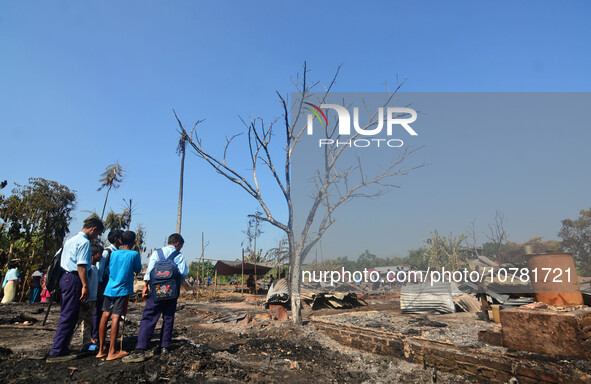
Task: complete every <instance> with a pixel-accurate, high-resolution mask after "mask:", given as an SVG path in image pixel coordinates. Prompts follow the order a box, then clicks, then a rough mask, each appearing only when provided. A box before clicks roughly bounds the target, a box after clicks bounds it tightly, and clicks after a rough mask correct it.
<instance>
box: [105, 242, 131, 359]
mask: <svg viewBox="0 0 591 384" xmlns="http://www.w3.org/2000/svg"><path fill="white" fill-rule="evenodd" d="M134 244H135V233H134V232H132V231H125V232H123V234H122V235H121V247H120V248H121V249H119V250H117V251H115V252H113V253H111V260H110V261H109V282H108V283H107V286H106V287H105V293H104V298H103V317H102V318H101V324H100V327H99V343H100V347H99V353H98V355H96V357H98V358H101V357H107V360H115V359H120V358H122V357H124V356H127V352H125V351H119V352H118V353H115V345H116V344H117V333H118V331H119V321H120V319H121V316H122V315H125V313H126V312H127V304H128V299H129V295H131V294H132V293H133V280H134V279H133V278H134V272H135V273H140V272H141V270H142V260H141V259H140V254H139V253H138V252H137V251H132V250H131V248H133V246H134ZM109 317H110V318H111V341H110V344H109V351H108V353H107V346H106V344H105V340H106V338H107V323H108V321H109Z"/></svg>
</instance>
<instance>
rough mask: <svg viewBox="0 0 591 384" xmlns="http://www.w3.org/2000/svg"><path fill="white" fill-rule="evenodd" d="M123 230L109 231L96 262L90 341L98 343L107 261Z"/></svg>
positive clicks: (107, 269) (116, 248)
mask: <svg viewBox="0 0 591 384" xmlns="http://www.w3.org/2000/svg"><path fill="white" fill-rule="evenodd" d="M122 234H123V231H122V230H120V229H113V230H111V231H110V232H109V235H108V236H107V240H109V243H111V245H109V246H108V247H107V248H105V250H104V251H103V258H102V259H101V260H100V261H99V262H98V263H97V264H96V265H97V267H98V293H97V298H96V306H95V308H94V319H93V323H92V342H93V343H94V344H98V342H99V341H98V338H99V325H100V323H101V318H102V317H103V294H104V292H105V287H106V286H107V283H108V282H109V261H110V260H111V253H113V252H115V251H116V250H118V249H119V247H120V246H121V235H122Z"/></svg>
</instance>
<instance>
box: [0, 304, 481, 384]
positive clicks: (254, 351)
mask: <svg viewBox="0 0 591 384" xmlns="http://www.w3.org/2000/svg"><path fill="white" fill-rule="evenodd" d="M375 304H376V305H375V306H373V307H372V304H371V302H370V305H369V306H368V307H364V308H361V309H357V310H348V311H334V310H322V311H314V313H313V314H314V315H330V314H334V313H338V312H340V313H347V312H357V311H364V310H368V309H372V308H373V309H375V308H378V307H380V306H381V307H383V308H392V304H391V303H390V304H388V303H387V302H376V303H375ZM46 308H47V306H46V304H9V305H2V306H0V324H3V325H1V326H0V382H2V383H48V382H59V383H62V382H73V383H105V382H116V383H195V382H204V383H244V382H252V383H258V382H265V383H310V382H323V383H345V382H346V383H432V382H433V381H434V380H433V377H434V372H433V370H432V369H424V368H423V367H422V366H418V365H415V364H411V363H408V362H405V361H402V360H397V359H392V358H388V357H383V356H378V355H374V354H370V353H366V352H362V351H358V350H355V349H351V348H347V347H344V346H341V345H340V344H338V343H337V342H335V341H333V340H332V339H330V338H329V337H327V336H326V335H325V334H324V333H323V332H322V331H319V330H317V329H315V328H314V327H313V326H311V325H304V326H294V325H293V324H292V323H291V321H287V322H279V321H271V320H270V319H269V318H268V315H267V314H266V312H265V309H264V307H263V305H262V298H261V297H252V296H248V295H247V296H244V297H242V296H240V295H234V296H232V295H226V296H225V297H209V298H208V299H207V300H205V301H203V300H200V301H196V300H194V299H193V298H189V297H188V298H186V299H181V300H180V301H179V306H178V310H177V318H176V323H175V333H174V340H173V346H172V354H171V355H170V356H169V357H164V356H160V355H157V354H154V355H153V356H152V357H151V358H149V359H148V360H146V361H145V362H143V363H138V364H124V363H122V362H121V361H104V360H103V359H97V358H96V357H95V356H94V353H87V354H86V355H81V356H80V358H79V359H76V360H73V361H69V362H64V363H56V364H47V363H46V362H45V359H44V358H45V356H46V355H47V354H48V352H49V349H50V347H51V343H52V340H53V336H54V331H53V329H55V326H56V324H57V319H58V316H59V308H58V307H57V306H56V307H54V308H52V310H51V312H50V315H49V319H48V322H47V325H46V327H45V328H43V329H42V327H41V322H42V320H43V316H44V314H45V312H44V310H45V309H46ZM142 309H143V303H142V302H135V303H131V304H130V310H129V313H128V319H127V321H126V323H125V337H124V349H126V350H128V351H131V350H133V347H134V346H135V342H136V340H137V332H138V328H139V321H140V318H141V313H142ZM245 313H249V314H250V316H251V318H252V321H251V322H250V323H248V324H243V323H237V322H236V321H235V319H236V318H237V317H241V316H240V315H242V314H245ZM310 314H312V312H311V311H310V310H306V311H304V315H305V316H304V318H306V317H309V316H310ZM340 316H345V315H340ZM23 322H29V323H32V325H22V324H23ZM16 323H18V324H16ZM158 338H159V329H158V328H157V330H156V332H155V335H154V338H153V340H152V347H153V350H152V351H150V352H149V353H152V352H153V351H155V350H156V348H155V347H156V346H157V345H158ZM117 342H118V343H119V341H117ZM80 343H81V338H80V334H79V331H77V332H76V333H75V336H74V339H73V340H72V345H71V347H72V348H73V349H79V348H80ZM436 376H437V380H436V381H437V382H438V383H468V382H469V381H468V380H466V379H463V378H462V377H459V376H455V375H452V374H447V373H443V372H438V373H437V375H436Z"/></svg>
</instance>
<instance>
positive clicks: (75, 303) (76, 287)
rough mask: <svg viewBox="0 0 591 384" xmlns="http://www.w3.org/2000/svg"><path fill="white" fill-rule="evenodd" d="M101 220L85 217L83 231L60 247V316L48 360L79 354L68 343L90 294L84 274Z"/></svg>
mask: <svg viewBox="0 0 591 384" xmlns="http://www.w3.org/2000/svg"><path fill="white" fill-rule="evenodd" d="M103 228H104V226H103V222H102V221H101V220H100V219H97V218H92V219H88V220H86V222H85V223H84V227H83V228H82V231H80V232H78V234H77V235H75V236H73V237H71V238H70V239H68V240H67V241H66V242H65V244H64V247H63V251H62V257H61V264H60V265H61V267H62V269H63V271H64V272H63V274H62V276H61V278H60V282H59V287H60V291H61V301H60V318H59V322H58V324H57V329H56V331H55V337H54V338H53V345H52V346H51V351H50V352H49V357H48V358H47V360H46V361H47V362H48V363H56V362H61V361H69V360H74V359H76V358H77V357H78V355H77V354H74V353H72V352H71V351H70V350H69V348H68V346H69V344H70V341H71V340H72V335H73V334H74V328H76V323H77V322H78V317H79V315H80V304H81V303H82V302H85V301H86V300H87V299H88V296H89V295H90V288H89V286H88V278H87V277H86V274H87V273H88V271H89V270H90V266H91V264H92V261H91V255H90V241H91V240H94V239H96V238H97V237H98V236H99V235H100V234H101V233H102V232H103Z"/></svg>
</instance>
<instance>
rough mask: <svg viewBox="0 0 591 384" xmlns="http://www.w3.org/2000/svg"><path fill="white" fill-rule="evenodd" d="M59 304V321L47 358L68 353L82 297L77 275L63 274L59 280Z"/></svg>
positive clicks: (80, 284) (80, 283) (80, 282)
mask: <svg viewBox="0 0 591 384" xmlns="http://www.w3.org/2000/svg"><path fill="white" fill-rule="evenodd" d="M60 290H61V291H62V295H61V304H60V319H59V322H58V323H57V329H56V331H55V337H54V338H53V346H52V347H51V351H50V352H49V356H60V355H65V354H66V353H68V346H69V345H70V341H71V340H72V335H73V334H74V328H76V322H77V321H78V315H79V314H80V296H81V295H82V281H81V280H80V277H79V276H78V273H72V272H64V273H63V274H62V277H61V279H60Z"/></svg>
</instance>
